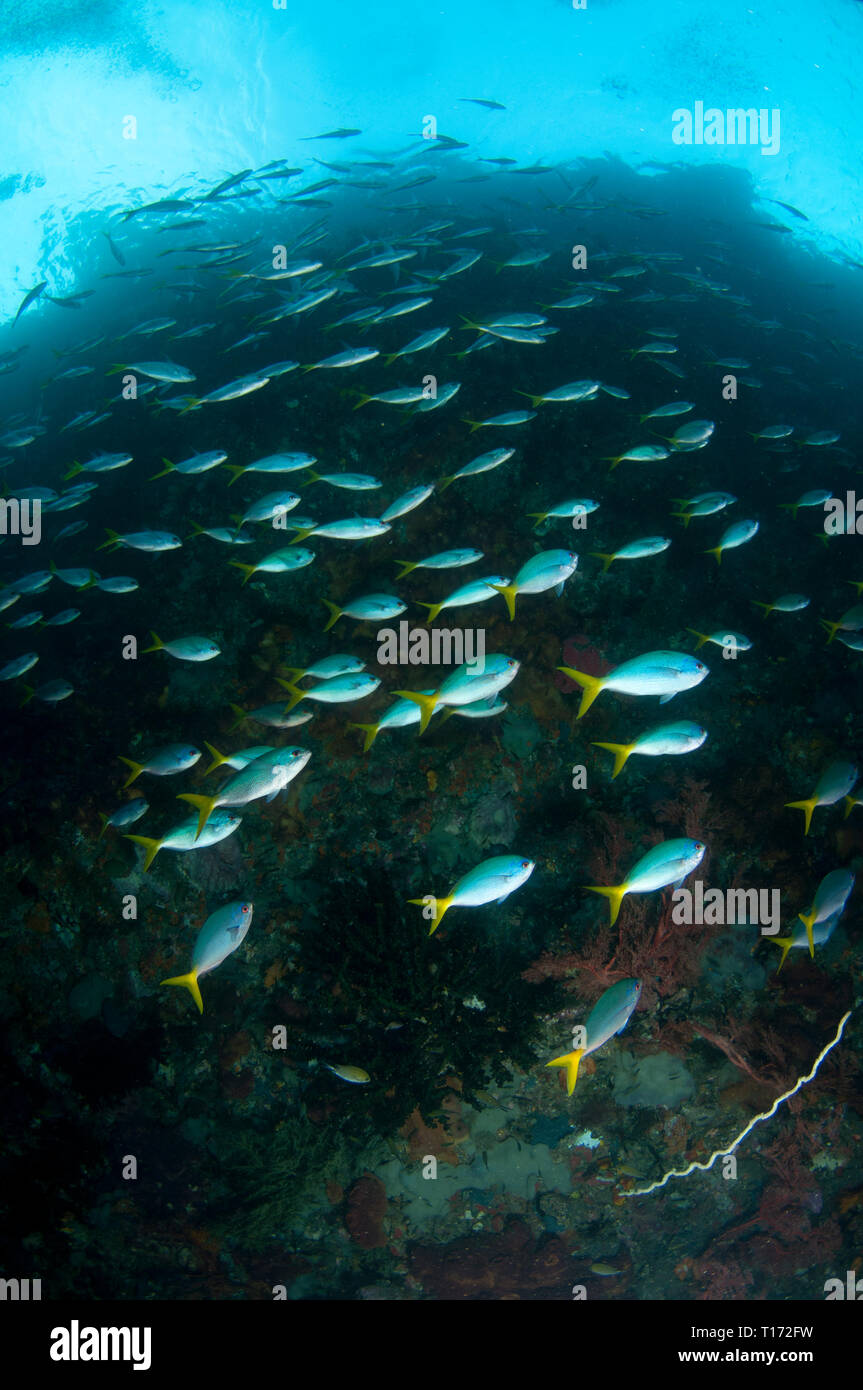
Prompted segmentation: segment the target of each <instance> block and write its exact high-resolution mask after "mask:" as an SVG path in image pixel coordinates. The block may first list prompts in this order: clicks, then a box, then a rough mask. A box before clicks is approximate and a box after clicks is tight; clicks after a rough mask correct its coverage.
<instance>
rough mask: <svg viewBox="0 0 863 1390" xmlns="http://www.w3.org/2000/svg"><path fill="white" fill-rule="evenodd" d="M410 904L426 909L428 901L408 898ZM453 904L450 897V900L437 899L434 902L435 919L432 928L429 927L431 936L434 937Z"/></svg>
mask: <svg viewBox="0 0 863 1390" xmlns="http://www.w3.org/2000/svg"><path fill="white" fill-rule="evenodd" d="M408 902H409V903H415V904H416V906H417V907H425V906H426V899H425V898H408ZM452 902H453V900H452V897H448V898H435V900H434V917H433V918H432V923H431V926H430V927H429V936H432V935H433V934H434V933H435V932H436V931H437V929H438V927H439V926H440V924H441V919H442V918H443V915H444V913H445V912H446V911H448V909H449V908H451V907H452Z"/></svg>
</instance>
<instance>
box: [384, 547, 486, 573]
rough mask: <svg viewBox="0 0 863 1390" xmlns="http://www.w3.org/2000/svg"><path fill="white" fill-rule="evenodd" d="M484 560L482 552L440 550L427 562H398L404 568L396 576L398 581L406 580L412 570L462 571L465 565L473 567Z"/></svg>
mask: <svg viewBox="0 0 863 1390" xmlns="http://www.w3.org/2000/svg"><path fill="white" fill-rule="evenodd" d="M482 558H483V552H482V551H481V550H470V549H465V550H439V551H438V552H437V554H436V555H429V556H428V557H427V559H425V560H396V564H397V565H401V567H402V568H401V569H400V570H399V573H398V574H397V575H396V581H398V580H399V579H404V577H405V575H406V574H410V573H411V571H412V570H451V569H460V568H461V567H462V566H463V565H472V564H474V563H475V562H476V561H477V560H481V559H482Z"/></svg>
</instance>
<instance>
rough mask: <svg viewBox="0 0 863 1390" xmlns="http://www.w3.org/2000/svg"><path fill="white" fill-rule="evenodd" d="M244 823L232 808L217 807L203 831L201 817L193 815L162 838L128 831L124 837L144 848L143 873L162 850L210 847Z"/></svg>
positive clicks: (186, 850)
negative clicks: (199, 828)
mask: <svg viewBox="0 0 863 1390" xmlns="http://www.w3.org/2000/svg"><path fill="white" fill-rule="evenodd" d="M241 825H242V817H240V816H238V815H235V814H234V812H233V811H217V812H216V813H215V815H213V816H211V818H210V822H209V824H208V825H207V826H205V828H204V832H203V834H202V835H200V836H199V835H198V833H197V832H198V818H197V816H190V818H189V819H188V820H184V821H183V823H182V825H178V826H177V827H176V828H175V829H174V830H170V831H169V832H168V834H167V835H163V836H162V838H161V839H159V840H154V839H151V837H150V836H149V835H126V836H125V837H124V838H125V839H127V840H131V841H132V843H133V844H136V845H141V847H142V848H143V850H144V863H143V866H142V873H146V872H147V870H148V869H149V867H150V865H151V864H152V862H153V860H154V859H155V858H156V855H157V854H158V853H159V851H160V850H163V849H170V850H174V851H175V852H177V853H183V854H185V853H187V852H188V851H189V850H193V849H209V847H210V845H217V844H219V842H220V841H221V840H226V839H227V838H228V836H229V835H233V833H234V831H235V830H238V829H239V828H240V826H241Z"/></svg>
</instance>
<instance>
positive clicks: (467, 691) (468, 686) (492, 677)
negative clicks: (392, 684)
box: [395, 652, 520, 734]
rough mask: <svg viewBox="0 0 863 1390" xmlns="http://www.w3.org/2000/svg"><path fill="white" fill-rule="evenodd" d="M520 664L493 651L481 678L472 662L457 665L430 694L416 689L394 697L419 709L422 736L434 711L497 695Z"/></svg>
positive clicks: (488, 657)
mask: <svg viewBox="0 0 863 1390" xmlns="http://www.w3.org/2000/svg"><path fill="white" fill-rule="evenodd" d="M519 669H520V663H519V662H518V661H516V659H515V657H514V656H504V655H503V653H500V652H495V653H493V654H492V655H490V656H486V658H485V661H484V665H483V671H482V674H481V675H478V674H477V670H476V666H475V665H474V664H473V663H472V662H465V664H464V665H463V666H459V667H457V668H456V670H455V671H453V672H452V673H451V675H449V676H447V678H446V680H445V681H443V683H442V684H441V685H440V687H439V688H438V689H437V690H436V691H433V692H432V693H431V694H425V693H424V692H421V691H418V690H396V691H395V694H396V695H399V696H400V697H401V698H402V699H403V700H412V701H413V703H414V704H415V705H419V707H420V713H421V718H420V733H421V734H423V733H425V731H426V728H427V727H428V722H429V720H430V719H431V717H432V715H433V714H434V713H435V711H436V710H438V709H448V708H451V707H452V706H454V705H472V704H476V703H477V702H478V701H480V700H487V699H490V698H491V697H493V696H495V695H497V694H498V692H499V691H501V690H503V689H504V688H505V687H506V686H508V685H509V684H510V682H511V681H514V680H515V678H516V676H517V675H518V672H519Z"/></svg>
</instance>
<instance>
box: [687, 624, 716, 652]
mask: <svg viewBox="0 0 863 1390" xmlns="http://www.w3.org/2000/svg"><path fill="white" fill-rule="evenodd" d="M686 631H687V632H691V633H692V635H693V637H697V638H698V641H697V642H696V644H695V650H696V651H700V650H701V648H702V647H703V646H704V643H705V642H709V641H710V634H709V633H707V632H699V631H698V629H697V628H694V627H688V628H687V629H686Z"/></svg>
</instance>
